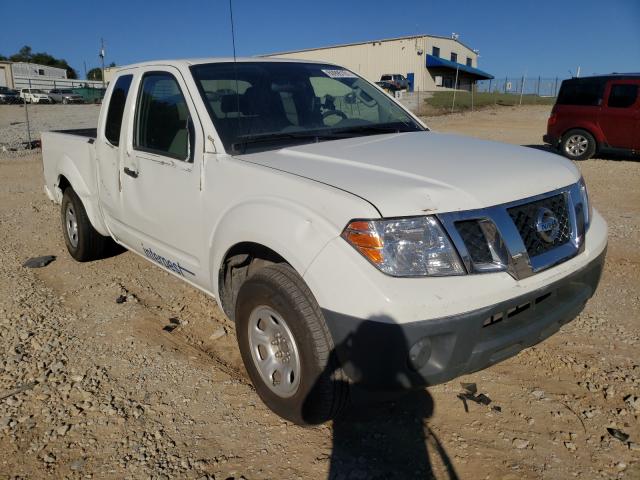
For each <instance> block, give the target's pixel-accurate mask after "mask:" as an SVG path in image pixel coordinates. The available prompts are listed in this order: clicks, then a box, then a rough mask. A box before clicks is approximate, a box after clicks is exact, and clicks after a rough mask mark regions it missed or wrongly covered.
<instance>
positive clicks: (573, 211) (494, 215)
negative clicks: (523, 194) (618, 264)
mask: <svg viewBox="0 0 640 480" xmlns="http://www.w3.org/2000/svg"><path fill="white" fill-rule="evenodd" d="M540 206H542V207H545V208H549V206H551V207H552V208H550V210H552V211H553V212H554V213H555V214H556V215H557V216H558V217H560V218H558V221H559V223H560V233H559V236H558V239H557V240H554V241H553V242H552V243H550V244H549V245H548V246H547V245H543V246H542V247H540V246H539V245H538V244H537V240H532V238H531V235H532V230H533V232H535V225H532V224H531V218H528V219H527V220H523V218H522V215H520V218H518V217H519V216H518V215H517V213H521V212H527V211H529V210H530V209H532V208H538V207H540ZM563 206H564V208H563ZM563 210H564V211H563ZM514 212H515V213H516V215H515V218H514ZM583 215H584V208H583V205H582V195H581V192H580V183H575V184H573V185H569V186H567V187H563V188H560V189H557V190H554V191H551V192H547V193H543V194H541V195H536V196H534V197H529V198H524V199H522V200H517V201H515V202H509V203H505V204H501V205H496V206H494V207H489V208H481V209H477V210H466V211H461V212H449V213H441V214H438V215H437V216H438V219H439V220H440V222H441V223H442V225H443V226H444V228H445V229H446V230H447V233H448V234H449V236H450V238H451V240H452V242H453V244H454V246H455V247H456V249H457V250H458V253H459V254H460V258H461V259H462V261H463V263H464V266H465V268H466V269H467V273H470V274H473V273H484V272H489V271H494V272H495V271H507V272H508V273H509V274H510V275H511V276H512V277H513V278H515V279H523V278H527V277H530V276H531V275H533V274H535V273H538V272H540V271H542V270H545V269H547V268H550V267H552V266H554V265H557V264H559V263H562V262H564V261H566V260H568V259H570V258H572V257H574V256H576V255H578V254H579V253H581V252H582V251H583V250H584V234H585V230H584V225H585V222H584V218H583ZM524 216H526V217H530V215H524ZM470 221H471V222H473V221H475V222H477V225H478V227H479V229H480V230H481V231H482V232H483V233H484V236H485V240H486V242H487V245H488V248H489V251H490V252H491V256H492V260H491V261H490V262H487V261H483V262H478V259H479V258H480V259H481V260H486V259H488V257H487V255H486V250H485V249H484V248H481V247H479V245H478V240H479V236H478V233H477V232H478V229H476V228H469V226H470V225H469V224H466V223H467V222H470ZM516 221H518V225H516ZM465 224H466V225H465ZM461 225H463V228H462V229H461V228H460V226H461ZM461 230H462V232H461ZM469 232H472V235H469ZM463 235H464V236H463ZM523 236H524V238H523ZM465 237H466V238H465ZM470 239H471V241H472V242H473V243H469V245H468V242H470ZM465 240H466V242H465ZM478 252H483V253H484V254H483V255H480V256H479V255H478Z"/></svg>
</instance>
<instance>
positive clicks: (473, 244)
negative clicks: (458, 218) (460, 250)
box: [456, 220, 493, 264]
mask: <svg viewBox="0 0 640 480" xmlns="http://www.w3.org/2000/svg"><path fill="white" fill-rule="evenodd" d="M456 229H457V230H458V233H459V234H460V237H462V241H463V242H464V244H465V246H466V247H467V251H468V252H469V256H470V257H471V260H473V263H476V264H478V263H491V262H492V261H493V257H492V256H491V252H490V251H489V245H488V243H487V239H486V237H485V236H484V233H483V232H482V229H481V228H480V224H479V223H478V221H477V220H465V221H462V222H456Z"/></svg>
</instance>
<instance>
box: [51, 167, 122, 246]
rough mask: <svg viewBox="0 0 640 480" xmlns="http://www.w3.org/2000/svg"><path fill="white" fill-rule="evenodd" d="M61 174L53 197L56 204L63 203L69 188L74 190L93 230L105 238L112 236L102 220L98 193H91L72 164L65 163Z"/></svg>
mask: <svg viewBox="0 0 640 480" xmlns="http://www.w3.org/2000/svg"><path fill="white" fill-rule="evenodd" d="M61 167H63V168H61V169H60V173H59V174H58V176H57V179H56V183H55V185H54V191H53V197H54V200H55V202H56V203H61V202H62V195H63V194H64V191H65V190H66V189H67V188H72V189H73V191H74V192H76V195H78V198H79V199H80V201H81V202H82V206H83V207H84V209H85V211H86V212H87V216H88V217H89V221H90V222H91V225H92V226H93V228H94V229H95V230H96V231H97V232H98V233H100V234H101V235H103V236H110V235H109V231H108V230H107V227H106V225H105V224H104V222H103V220H102V214H101V212H100V207H99V206H98V202H97V197H98V195H97V192H96V193H91V191H90V189H89V187H88V186H87V184H86V183H85V182H84V181H83V179H82V175H80V172H79V171H78V170H77V168H75V166H74V165H73V163H72V162H65V163H64V165H61Z"/></svg>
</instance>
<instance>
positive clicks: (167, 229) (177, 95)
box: [121, 67, 208, 286]
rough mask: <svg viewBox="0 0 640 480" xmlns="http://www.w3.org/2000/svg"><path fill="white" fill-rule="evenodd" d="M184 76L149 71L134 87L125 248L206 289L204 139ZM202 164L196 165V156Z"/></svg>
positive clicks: (125, 169) (125, 174) (125, 181)
mask: <svg viewBox="0 0 640 480" xmlns="http://www.w3.org/2000/svg"><path fill="white" fill-rule="evenodd" d="M186 92H187V89H186V86H185V84H184V82H183V79H182V77H181V75H180V73H179V72H178V71H177V70H176V69H173V68H171V67H164V68H163V69H158V68H151V67H150V68H149V69H148V70H147V71H145V72H143V73H142V75H141V77H140V80H139V82H138V84H137V92H136V105H135V114H134V116H133V118H131V119H130V121H129V125H128V132H129V135H128V137H129V138H128V139H127V147H126V152H125V156H124V158H123V164H122V172H121V178H122V198H123V207H124V208H123V211H122V217H121V223H122V226H123V228H124V229H125V230H126V236H127V240H126V243H127V244H128V246H129V247H130V248H133V249H136V250H137V251H139V252H140V253H142V254H143V255H145V256H147V257H148V258H149V259H151V260H152V261H154V262H156V263H158V264H160V265H161V266H163V267H164V268H166V269H168V270H170V271H172V272H174V273H176V274H178V275H181V276H183V277H185V279H187V280H189V281H191V282H194V283H196V284H199V285H203V286H204V285H206V284H207V283H208V282H206V276H205V275H204V273H205V272H204V271H202V270H203V269H202V267H201V263H200V260H199V259H200V258H202V254H203V245H204V243H205V242H203V235H202V227H201V225H202V222H201V214H202V206H201V205H202V204H201V198H202V197H201V189H200V172H201V159H202V155H195V152H202V142H203V135H202V132H201V131H200V130H196V129H194V128H193V125H194V119H195V124H198V125H199V124H200V122H199V120H198V119H197V117H195V115H196V114H195V111H196V110H195V108H194V105H193V104H192V102H191V99H190V97H189V96H188V95H185V93H186ZM196 158H197V159H198V160H197V161H194V159H196Z"/></svg>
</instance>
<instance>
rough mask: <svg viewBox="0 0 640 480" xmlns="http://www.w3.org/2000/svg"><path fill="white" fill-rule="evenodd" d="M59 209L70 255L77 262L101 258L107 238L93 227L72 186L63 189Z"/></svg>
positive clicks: (105, 248) (107, 243)
mask: <svg viewBox="0 0 640 480" xmlns="http://www.w3.org/2000/svg"><path fill="white" fill-rule="evenodd" d="M60 211H61V214H62V233H63V235H64V241H65V243H66V245H67V250H68V251H69V253H70V254H71V256H72V257H73V258H75V259H76V260H77V261H79V262H88V261H91V260H98V259H100V258H103V257H104V256H105V253H106V250H107V246H108V245H109V238H107V237H104V236H102V235H100V234H99V233H98V232H97V231H96V230H95V229H94V228H93V225H91V222H90V221H89V217H88V216H87V212H86V210H85V209H84V205H82V201H81V200H80V198H79V197H78V195H77V194H76V192H75V191H74V190H73V188H71V187H68V188H66V189H65V191H64V194H63V195H62V205H61V209H60Z"/></svg>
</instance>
